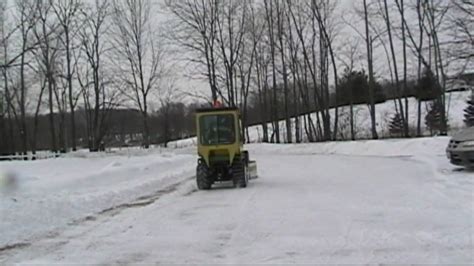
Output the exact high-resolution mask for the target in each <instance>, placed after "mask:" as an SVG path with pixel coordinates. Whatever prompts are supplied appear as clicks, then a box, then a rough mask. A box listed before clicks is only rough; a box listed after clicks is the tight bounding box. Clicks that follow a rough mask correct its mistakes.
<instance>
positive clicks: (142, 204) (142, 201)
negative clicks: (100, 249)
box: [0, 176, 196, 258]
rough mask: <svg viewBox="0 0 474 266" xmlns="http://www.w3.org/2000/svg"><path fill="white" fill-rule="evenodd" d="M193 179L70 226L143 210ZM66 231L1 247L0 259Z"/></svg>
mask: <svg viewBox="0 0 474 266" xmlns="http://www.w3.org/2000/svg"><path fill="white" fill-rule="evenodd" d="M192 179H194V176H191V177H187V178H184V179H182V180H180V181H179V182H177V183H174V184H171V185H169V186H167V187H165V188H163V189H160V190H157V191H156V192H155V193H152V194H149V195H145V196H140V197H138V198H137V199H136V200H134V201H131V202H129V203H123V204H119V205H116V206H113V207H110V208H107V209H104V210H102V211H99V212H97V213H96V214H93V215H87V216H86V217H84V218H81V219H77V220H74V221H72V222H70V223H68V225H69V226H78V225H81V224H83V223H87V222H96V221H97V220H98V219H99V218H100V217H104V216H107V217H114V216H116V215H118V214H120V213H122V212H123V211H126V210H127V209H130V208H141V207H145V206H148V205H151V204H153V203H155V202H156V201H158V200H159V199H160V198H162V197H163V196H165V195H168V194H171V193H173V192H176V191H178V189H179V188H180V187H181V186H182V185H184V184H186V183H188V182H190V181H191V180H192ZM195 191H196V190H191V191H187V192H185V195H190V194H192V193H193V192H195ZM66 230H67V228H65V229H63V230H57V231H50V232H47V233H45V234H44V235H42V236H38V237H35V238H32V239H28V240H25V241H22V242H17V243H13V244H8V245H5V246H1V247H0V258H2V257H4V256H6V255H8V254H7V253H10V252H14V251H17V250H21V249H25V248H28V247H30V246H32V245H34V244H35V243H37V242H41V241H43V240H46V239H52V238H56V237H58V236H59V235H60V234H61V232H63V231H66ZM68 242H69V241H60V242H59V245H53V247H54V249H56V248H58V246H61V245H64V244H67V243H68Z"/></svg>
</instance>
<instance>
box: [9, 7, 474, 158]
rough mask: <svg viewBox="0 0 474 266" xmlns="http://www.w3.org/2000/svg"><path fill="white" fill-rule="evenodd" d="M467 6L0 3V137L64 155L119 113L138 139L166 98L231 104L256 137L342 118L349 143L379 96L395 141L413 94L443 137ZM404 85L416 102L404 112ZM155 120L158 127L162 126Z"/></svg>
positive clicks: (462, 61) (287, 137) (309, 131)
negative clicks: (135, 123)
mask: <svg viewBox="0 0 474 266" xmlns="http://www.w3.org/2000/svg"><path fill="white" fill-rule="evenodd" d="M473 13H474V5H473V4H472V3H471V2H470V1H465V0H450V1H442V0H395V1H387V0H364V1H362V2H357V3H353V8H352V7H351V8H350V9H348V8H344V7H343V6H342V5H341V4H340V3H339V2H337V1H330V0H301V1H296V2H295V1H291V0H261V1H255V0H241V1H232V0H165V1H164V3H163V4H158V3H157V4H153V3H152V2H151V0H94V1H83V0H42V1H36V0H24V1H2V2H1V3H0V72H1V73H0V74H1V75H0V87H1V90H0V91H1V93H0V98H1V99H2V100H1V101H0V103H1V104H0V107H1V108H0V126H1V130H0V131H1V132H0V134H1V136H2V138H1V141H2V142H3V143H14V144H15V145H16V144H18V146H19V149H20V150H21V151H22V152H23V153H26V152H27V151H36V150H37V149H38V139H39V137H38V135H42V136H43V135H45V134H44V133H45V132H47V138H48V139H49V140H48V141H47V142H48V143H47V145H44V144H45V143H44V142H45V141H44V140H43V139H42V140H41V148H44V147H45V146H47V147H49V149H50V150H52V151H66V150H68V149H72V150H75V149H76V148H77V147H78V143H77V142H78V141H81V140H84V139H85V140H86V141H85V142H86V143H87V146H88V147H89V149H90V150H91V151H96V150H98V149H99V147H100V146H101V143H102V142H104V138H106V136H107V134H108V133H109V132H110V131H111V128H112V127H113V126H111V121H115V120H114V118H113V117H115V115H112V114H116V113H118V112H116V110H117V109H120V108H124V109H129V108H133V109H135V110H137V112H138V114H139V120H140V121H139V122H140V123H139V124H140V126H141V129H140V132H139V134H140V136H141V139H142V141H143V146H144V147H148V146H149V145H150V142H152V141H155V139H156V131H154V130H155V127H154V125H150V119H152V120H153V123H156V122H157V121H158V120H156V119H155V118H156V117H157V115H151V113H152V111H153V110H152V109H155V110H158V106H159V113H160V114H161V113H166V112H167V111H166V110H171V109H172V108H171V107H172V106H174V105H176V102H179V101H181V99H182V98H180V97H177V94H178V93H180V94H184V95H187V97H188V98H189V97H190V96H198V97H200V98H204V99H206V101H208V102H212V101H213V100H216V99H220V100H222V101H224V102H225V104H227V105H230V106H238V107H240V109H241V110H242V115H243V119H244V124H246V125H248V124H250V123H255V122H258V123H260V124H261V126H262V129H263V141H268V142H270V141H271V142H301V141H303V139H302V136H303V135H305V136H307V140H308V141H326V140H334V139H338V138H340V137H339V136H340V131H341V130H342V128H344V127H346V126H347V125H345V124H346V122H347V121H348V122H347V123H349V127H350V138H351V139H355V138H356V137H357V134H356V130H355V126H356V125H355V124H356V121H355V114H354V105H356V104H360V103H364V104H367V108H368V109H369V111H370V117H371V123H370V124H371V136H372V138H378V135H379V132H378V131H377V123H378V121H379V120H380V118H379V117H376V114H377V112H376V103H379V102H382V101H385V100H386V99H389V100H391V101H393V106H394V110H393V113H394V114H395V115H394V117H395V116H396V117H397V118H396V119H397V121H399V122H397V123H399V124H401V128H402V135H403V136H405V137H407V136H409V135H411V133H410V130H409V122H412V121H409V117H410V116H409V114H410V113H411V112H417V114H418V119H417V121H416V122H417V130H416V133H415V134H416V135H421V133H422V132H421V131H422V130H421V128H422V127H421V124H422V122H421V121H422V118H421V113H422V112H421V106H422V102H423V101H427V100H429V101H433V102H434V103H433V105H435V106H440V108H437V110H439V112H440V113H439V115H436V117H440V119H441V121H442V122H441V123H440V124H441V130H440V131H441V133H446V130H447V122H446V121H447V119H446V99H445V96H444V95H445V93H444V92H445V90H446V82H447V77H448V74H447V73H453V72H458V73H461V72H462V71H463V68H464V67H465V66H466V65H467V64H468V63H469V62H470V60H471V59H472V56H473V52H472V51H473V50H472V47H473V45H472V44H473V39H472V32H473V29H472V27H473V26H472V25H473V23H472V22H473V21H472V18H473V17H474V16H473ZM160 16H161V17H160ZM176 59H177V60H176ZM178 69H185V70H187V71H190V73H186V74H184V75H187V74H189V75H190V76H192V77H193V78H196V77H198V78H201V79H204V80H205V81H206V83H207V87H208V92H209V95H211V97H208V96H207V94H208V93H203V94H200V93H196V92H193V91H191V90H189V89H188V88H187V89H186V90H181V91H179V92H178V89H177V86H176V84H177V83H176V82H175V80H176V79H177V78H178V79H179V78H181V77H179V76H176V75H175V73H176V72H177V70H178ZM183 73H184V72H183ZM411 81H413V82H411ZM384 84H389V86H385V85H384ZM188 87H194V86H192V85H191V86H188ZM386 87H390V88H391V89H390V90H389V91H387V90H386V89H384V88H386ZM410 88H416V89H415V94H416V96H417V98H418V99H419V104H418V110H410V109H409V105H408V99H407V98H408V97H409V96H412V95H413V94H412V92H413V90H412V89H410ZM250 112H253V113H250ZM311 112H315V113H316V115H311V114H310V113H311ZM346 113H349V116H348V118H349V119H347V121H346V119H345V114H346ZM343 114H344V115H343ZM44 115H46V117H47V123H46V124H45V123H44V122H43V118H44ZM150 116H151V118H150ZM165 117H168V116H166V115H165ZM256 117H257V118H256ZM292 118H293V120H292ZM341 119H344V121H341ZM135 120H137V118H135ZM280 120H284V121H285V122H284V124H283V125H284V128H281V126H280V123H279V121H280ZM159 121H162V120H159ZM159 123H160V124H161V123H163V126H162V128H163V132H162V134H163V135H170V134H169V133H166V132H169V131H167V129H166V128H171V127H172V125H171V124H172V123H176V121H173V120H172V119H168V120H166V119H165V120H163V121H162V122H159ZM292 132H293V133H295V134H292ZM243 133H245V132H243ZM303 133H304V134H303ZM17 139H18V140H19V141H16V140H17ZM165 139H168V138H165ZM13 140H15V141H13ZM79 144H80V145H81V146H82V145H84V141H81V143H79ZM0 146H2V145H0ZM15 150H18V148H15Z"/></svg>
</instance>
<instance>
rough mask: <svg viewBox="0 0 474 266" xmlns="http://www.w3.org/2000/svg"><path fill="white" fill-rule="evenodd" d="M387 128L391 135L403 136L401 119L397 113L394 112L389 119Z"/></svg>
mask: <svg viewBox="0 0 474 266" xmlns="http://www.w3.org/2000/svg"><path fill="white" fill-rule="evenodd" d="M388 130H389V132H390V135H391V136H394V137H401V136H403V132H404V127H403V119H402V116H401V115H400V114H399V113H397V114H395V115H394V116H393V117H392V119H391V120H390V123H389V124H388Z"/></svg>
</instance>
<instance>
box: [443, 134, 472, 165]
mask: <svg viewBox="0 0 474 266" xmlns="http://www.w3.org/2000/svg"><path fill="white" fill-rule="evenodd" d="M446 155H447V156H448V159H449V160H450V161H451V163H452V164H454V165H459V166H464V167H466V168H474V127H469V128H466V129H464V130H461V131H460V132H458V133H456V134H455V135H454V136H453V137H452V138H451V140H450V141H449V144H448V147H447V148H446Z"/></svg>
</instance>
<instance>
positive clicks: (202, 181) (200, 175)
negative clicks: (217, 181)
mask: <svg viewBox="0 0 474 266" xmlns="http://www.w3.org/2000/svg"><path fill="white" fill-rule="evenodd" d="M196 182H197V187H198V189H200V190H208V189H210V188H211V186H212V182H211V180H210V173H209V168H208V167H207V165H206V163H205V162H203V161H202V160H199V162H198V165H197V167H196Z"/></svg>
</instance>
